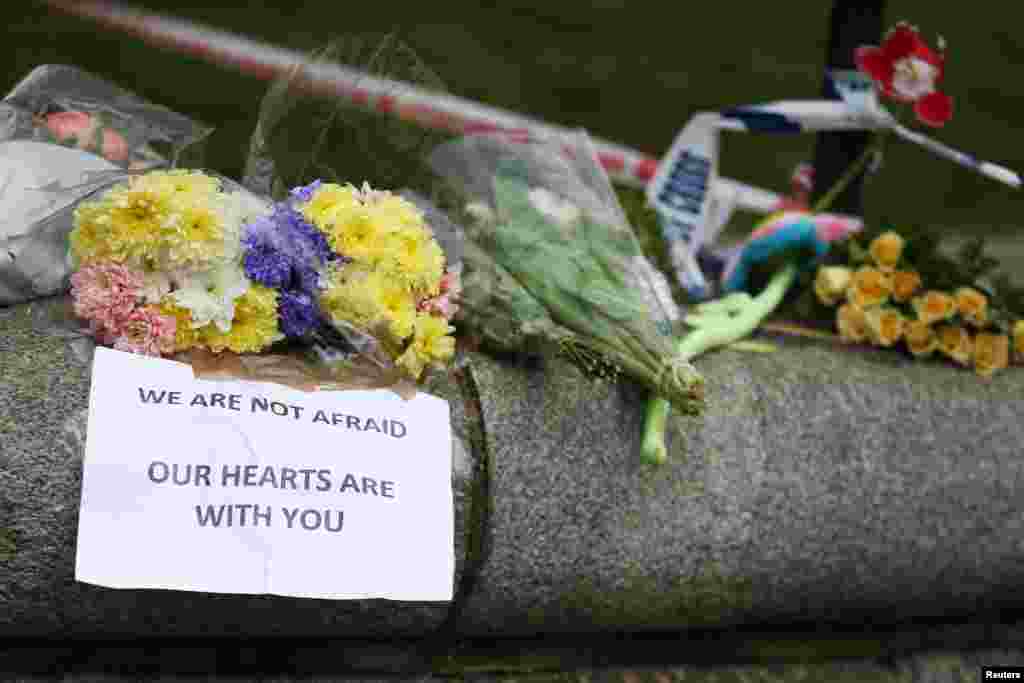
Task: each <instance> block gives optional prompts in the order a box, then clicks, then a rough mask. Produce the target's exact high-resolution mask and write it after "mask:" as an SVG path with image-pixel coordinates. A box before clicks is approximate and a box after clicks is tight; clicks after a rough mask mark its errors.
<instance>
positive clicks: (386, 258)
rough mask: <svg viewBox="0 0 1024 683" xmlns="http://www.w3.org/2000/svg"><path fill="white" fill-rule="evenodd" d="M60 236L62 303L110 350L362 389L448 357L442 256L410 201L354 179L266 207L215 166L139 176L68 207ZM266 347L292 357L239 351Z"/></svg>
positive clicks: (417, 373) (450, 283)
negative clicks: (65, 290)
mask: <svg viewBox="0 0 1024 683" xmlns="http://www.w3.org/2000/svg"><path fill="white" fill-rule="evenodd" d="M69 242H70V255H71V260H72V262H73V264H74V268H75V272H74V274H73V275H72V277H71V283H72V302H73V308H74V312H75V314H76V315H77V316H79V317H80V318H82V319H83V320H84V321H86V322H87V323H88V326H89V332H90V334H91V335H92V336H93V337H94V338H95V339H96V340H97V341H98V342H100V343H103V344H108V345H112V346H113V347H114V348H116V349H120V350H123V351H128V352H132V353H140V354H145V355H152V356H172V355H174V356H175V357H178V358H182V359H185V360H192V361H194V363H193V364H194V365H200V366H203V367H206V368H207V369H209V366H211V365H213V366H214V367H218V366H219V367H220V368H221V369H223V368H225V367H228V366H230V367H231V368H232V370H231V372H233V373H235V374H237V372H238V370H239V367H241V368H243V369H245V370H246V374H247V376H249V377H251V378H268V377H271V376H272V377H274V378H275V379H276V380H278V381H280V378H281V377H287V376H288V375H289V373H291V374H292V375H293V379H297V380H299V381H298V382H297V383H298V384H306V385H308V384H319V385H328V384H331V385H337V384H339V383H340V384H343V385H345V384H348V385H351V383H353V382H359V381H362V382H363V383H366V382H367V381H369V382H370V385H372V386H395V385H398V384H400V383H401V382H402V381H403V380H404V381H405V382H410V381H415V380H418V379H420V378H421V376H422V375H423V373H424V370H425V369H426V368H428V367H431V366H437V365H441V364H443V363H445V362H446V361H447V360H449V359H450V358H451V356H452V354H453V352H454V341H453V339H452V337H451V336H450V335H451V332H452V328H451V326H450V325H449V324H448V321H449V319H450V317H451V315H452V314H453V313H454V311H455V305H454V302H453V299H454V297H455V296H456V295H457V291H458V284H457V277H456V276H455V275H454V274H453V273H452V272H451V271H447V270H446V269H447V267H448V265H449V264H447V263H446V257H445V253H444V251H443V250H442V249H441V247H440V245H439V244H438V243H437V241H436V240H435V239H434V237H433V235H432V233H431V230H430V228H429V227H428V226H427V225H426V223H425V222H424V221H423V217H422V214H421V212H420V211H419V210H418V209H417V208H416V207H415V206H414V205H412V204H411V203H410V202H407V201H406V200H404V199H402V198H401V197H398V196H396V195H393V194H391V193H389V192H383V191H375V190H372V189H370V188H369V187H368V186H364V187H363V188H362V189H357V188H355V187H353V186H351V185H348V186H342V185H337V184H329V183H320V182H314V183H312V184H310V185H308V186H305V187H300V188H296V189H295V190H294V191H292V193H291V194H290V196H289V197H288V198H287V199H286V200H285V201H282V202H279V203H270V202H267V201H265V200H263V199H260V198H258V197H256V196H255V195H252V194H251V193H249V192H248V191H246V190H244V189H243V188H241V187H240V186H238V185H235V184H234V183H232V182H231V181H228V180H226V179H224V178H219V177H217V176H215V175H213V174H209V173H205V172H202V171H195V170H183V169H177V170H171V171H153V172H149V173H145V174H141V175H133V176H130V177H129V178H128V179H127V181H125V182H123V183H120V184H118V185H116V186H114V187H112V188H110V189H107V190H105V191H103V192H102V193H101V194H99V196H97V197H96V198H94V199H90V200H88V201H85V202H82V203H80V204H79V205H78V206H77V208H76V209H75V213H74V229H73V230H72V232H71V235H70V239H69ZM275 345H276V346H278V347H279V348H282V349H287V348H289V347H291V348H299V349H301V350H302V351H303V352H304V354H303V355H304V357H305V361H306V362H304V363H301V364H300V363H299V361H298V360H297V359H296V356H295V355H294V354H292V355H286V356H268V357H262V358H260V357H257V358H255V359H254V358H252V357H251V356H248V355H240V354H256V353H260V352H265V351H268V350H269V349H271V348H272V347H275ZM268 358H270V359H271V360H273V361H275V362H268V360H267V359H268ZM225 364H227V365H225ZM275 373H276V374H275ZM359 378H362V379H361V380H360V379H359Z"/></svg>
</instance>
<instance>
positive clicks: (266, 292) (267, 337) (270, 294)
mask: <svg viewBox="0 0 1024 683" xmlns="http://www.w3.org/2000/svg"><path fill="white" fill-rule="evenodd" d="M283 338H284V335H283V334H281V330H280V329H279V328H278V326H277V292H276V291H275V290H273V289H269V288H267V287H264V286H262V285H258V284H255V283H253V284H252V286H251V287H249V290H248V291H247V292H246V293H245V294H243V295H242V296H240V297H239V298H238V300H237V301H236V302H235V317H234V319H233V320H232V322H231V329H230V330H229V331H228V332H221V331H220V329H218V327H217V326H216V325H207V326H206V327H204V328H203V330H202V333H201V339H202V341H203V343H204V344H205V345H206V346H208V347H209V348H210V350H211V351H215V352H220V351H224V350H228V351H233V352H235V353H256V352H258V351H262V350H264V349H265V348H267V347H268V346H270V345H271V344H273V343H274V342H276V341H280V340H281V339H283Z"/></svg>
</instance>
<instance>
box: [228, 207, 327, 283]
mask: <svg viewBox="0 0 1024 683" xmlns="http://www.w3.org/2000/svg"><path fill="white" fill-rule="evenodd" d="M242 247H243V250H244V252H243V253H244V255H243V265H244V267H245V274H246V275H247V276H248V277H249V278H250V279H252V280H254V281H256V282H259V283H260V284H262V285H265V286H267V287H272V288H274V289H282V290H283V289H295V290H297V291H301V292H304V293H305V294H307V295H309V296H311V297H314V298H315V295H316V293H317V290H318V289H319V286H320V276H319V272H320V270H321V269H322V268H323V267H324V266H325V265H327V263H329V262H331V261H337V260H339V259H341V257H340V256H338V255H337V254H335V253H334V251H333V250H332V249H331V247H330V244H329V243H328V242H327V238H326V237H324V235H323V233H321V232H320V231H319V230H317V229H316V228H315V227H314V226H312V225H310V224H309V223H308V222H307V221H306V220H305V218H303V217H302V214H300V213H299V212H298V211H296V210H295V209H294V208H292V206H291V205H290V204H287V203H281V204H277V205H276V206H275V207H274V211H273V213H271V214H270V215H269V216H264V217H261V218H258V219H256V220H254V221H252V222H251V223H249V224H248V225H246V226H245V228H244V230H243V233H242Z"/></svg>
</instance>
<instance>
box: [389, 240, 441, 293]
mask: <svg viewBox="0 0 1024 683" xmlns="http://www.w3.org/2000/svg"><path fill="white" fill-rule="evenodd" d="M381 267H382V269H384V270H385V271H387V272H388V273H389V274H390V275H391V276H392V277H394V278H396V279H398V280H400V281H401V282H402V283H403V284H404V285H405V286H407V287H409V288H410V289H412V290H417V291H422V292H425V293H426V294H427V295H429V296H436V295H437V294H438V293H439V292H440V288H441V276H442V275H444V250H442V249H441V245H439V244H438V243H437V241H436V240H434V238H433V237H432V236H431V235H430V233H429V232H427V231H426V230H425V229H424V228H421V227H407V228H403V229H401V230H398V231H395V232H393V233H391V234H390V235H389V238H388V240H387V243H386V246H385V249H384V251H383V253H382V255H381Z"/></svg>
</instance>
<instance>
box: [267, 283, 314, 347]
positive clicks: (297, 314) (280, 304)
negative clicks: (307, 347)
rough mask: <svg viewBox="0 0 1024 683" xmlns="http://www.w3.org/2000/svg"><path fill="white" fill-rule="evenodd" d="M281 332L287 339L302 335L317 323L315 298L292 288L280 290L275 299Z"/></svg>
mask: <svg viewBox="0 0 1024 683" xmlns="http://www.w3.org/2000/svg"><path fill="white" fill-rule="evenodd" d="M277 314H278V317H279V318H280V325H281V332H283V333H284V335H285V337H288V338H289V339H297V338H299V337H304V336H305V335H306V334H308V333H309V332H310V331H311V330H312V329H313V328H314V327H316V325H317V321H318V320H319V312H318V310H317V306H316V302H315V300H314V299H313V298H312V297H310V296H309V295H308V294H305V293H303V292H297V291H294V290H285V291H283V292H281V294H280V296H279V297H278V299H277Z"/></svg>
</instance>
